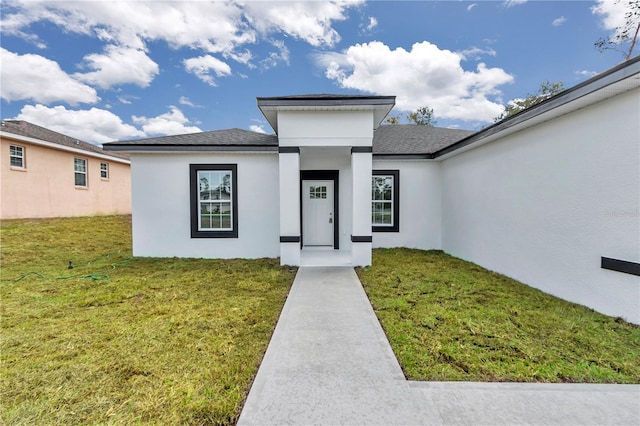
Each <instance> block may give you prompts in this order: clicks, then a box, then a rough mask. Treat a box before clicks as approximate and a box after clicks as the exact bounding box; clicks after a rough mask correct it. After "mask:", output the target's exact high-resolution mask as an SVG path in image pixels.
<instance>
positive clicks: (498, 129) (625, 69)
mask: <svg viewBox="0 0 640 426" xmlns="http://www.w3.org/2000/svg"><path fill="white" fill-rule="evenodd" d="M638 73H640V56H637V57H636V58H634V59H631V60H630V61H628V62H623V63H622V64H620V65H618V66H616V67H614V68H612V69H610V70H608V71H606V72H604V73H602V74H600V75H598V76H595V77H593V78H591V79H589V80H587V81H584V82H582V83H580V84H578V85H576V86H574V87H572V88H569V89H567V90H565V91H563V92H560V93H558V94H557V95H555V96H552V97H550V98H549V99H546V100H544V101H543V102H540V103H539V104H537V105H534V106H533V107H531V108H528V109H525V110H523V111H522V112H520V113H518V114H515V115H513V116H511V117H509V118H506V119H505V120H502V121H500V122H498V123H495V124H493V125H491V126H489V127H487V128H485V129H483V130H480V131H478V132H477V133H474V134H472V135H469V136H467V137H466V138H464V139H462V140H460V141H458V142H456V143H454V144H453V145H449V146H448V147H445V148H443V149H441V150H439V151H436V152H435V153H434V154H433V155H434V158H436V159H443V160H444V159H445V158H449V157H451V156H453V155H455V153H454V152H455V151H458V150H460V149H462V148H465V147H467V146H469V145H472V144H476V143H478V142H480V141H484V140H485V139H487V138H489V137H491V136H494V135H498V134H499V133H502V132H504V131H506V130H508V129H510V128H513V127H516V126H519V128H518V129H517V130H523V129H525V128H527V127H528V126H526V122H527V121H529V120H531V119H533V118H535V117H538V116H540V115H543V114H547V113H549V112H550V111H552V110H554V109H556V108H559V107H561V106H564V105H567V104H569V103H570V102H573V101H575V100H577V99H580V98H582V97H585V96H588V95H590V94H592V93H595V92H597V91H598V90H601V89H604V88H605V87H607V86H610V85H612V84H615V83H618V82H620V81H622V80H625V79H627V78H629V77H632V76H634V75H636V74H638ZM531 124H532V125H535V124H537V123H531ZM440 157H445V158H440Z"/></svg>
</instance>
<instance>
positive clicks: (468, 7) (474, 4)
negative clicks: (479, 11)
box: [467, 3, 478, 12]
mask: <svg viewBox="0 0 640 426" xmlns="http://www.w3.org/2000/svg"><path fill="white" fill-rule="evenodd" d="M477 5H478V3H471V4H470V5H469V6H467V12H471V9H473V8H474V7H476V6H477Z"/></svg>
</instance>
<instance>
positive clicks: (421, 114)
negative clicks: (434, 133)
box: [407, 106, 436, 127]
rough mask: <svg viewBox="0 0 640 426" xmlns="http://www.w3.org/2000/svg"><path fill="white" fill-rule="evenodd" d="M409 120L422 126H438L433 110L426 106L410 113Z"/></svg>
mask: <svg viewBox="0 0 640 426" xmlns="http://www.w3.org/2000/svg"><path fill="white" fill-rule="evenodd" d="M407 120H408V121H409V122H413V123H415V124H418V125H420V126H432V127H433V126H434V125H435V124H436V120H435V119H434V117H433V108H429V107H426V106H424V107H420V108H418V109H417V110H416V111H414V112H412V113H409V115H408V116H407Z"/></svg>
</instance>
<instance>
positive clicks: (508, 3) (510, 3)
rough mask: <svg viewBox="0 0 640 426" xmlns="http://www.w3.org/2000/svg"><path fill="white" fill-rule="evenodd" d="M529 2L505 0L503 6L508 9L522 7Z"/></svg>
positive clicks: (525, 0) (524, 0)
mask: <svg viewBox="0 0 640 426" xmlns="http://www.w3.org/2000/svg"><path fill="white" fill-rule="evenodd" d="M526 2H527V0H505V1H504V2H503V3H502V4H503V5H505V6H506V7H513V6H520V5H521V4H525V3H526Z"/></svg>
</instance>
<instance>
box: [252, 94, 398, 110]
mask: <svg viewBox="0 0 640 426" xmlns="http://www.w3.org/2000/svg"><path fill="white" fill-rule="evenodd" d="M257 100H258V107H314V106H321V107H327V106H377V105H395V96H380V97H371V98H349V97H345V98H327V99H323V98H296V99H286V98H257Z"/></svg>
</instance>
